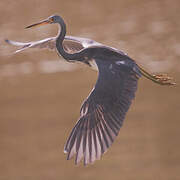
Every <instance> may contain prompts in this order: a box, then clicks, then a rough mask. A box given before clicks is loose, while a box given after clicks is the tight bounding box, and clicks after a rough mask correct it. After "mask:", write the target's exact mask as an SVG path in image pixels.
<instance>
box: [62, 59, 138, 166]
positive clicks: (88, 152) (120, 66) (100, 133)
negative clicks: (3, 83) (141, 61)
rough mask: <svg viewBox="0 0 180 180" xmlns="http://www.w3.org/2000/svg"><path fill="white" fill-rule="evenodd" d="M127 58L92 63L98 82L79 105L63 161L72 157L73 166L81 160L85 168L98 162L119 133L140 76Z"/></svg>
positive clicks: (135, 66) (133, 64) (134, 65)
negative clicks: (78, 114)
mask: <svg viewBox="0 0 180 180" xmlns="http://www.w3.org/2000/svg"><path fill="white" fill-rule="evenodd" d="M127 58H128V57H127V56H124V61H122V60H121V61H115V62H111V61H106V62H104V61H103V60H101V59H96V60H95V61H96V63H97V66H98V69H99V76H98V80H97V82H96V85H95V88H94V89H93V90H92V92H91V93H90V95H89V97H88V98H87V99H86V100H85V102H84V104H83V105H82V107H81V113H80V118H79V120H78V122H77V123H76V125H75V127H74V128H73V130H72V132H71V134H70V136H69V138H68V140H67V142H66V145H65V148H64V152H65V153H68V154H67V159H71V158H72V157H73V156H74V155H76V159H75V163H76V164H77V163H79V162H80V161H81V159H82V158H84V164H85V165H86V164H88V163H93V162H94V161H95V160H97V159H100V157H101V155H102V154H103V153H104V152H106V151H107V149H108V148H109V147H110V146H111V144H112V143H113V141H114V139H115V137H116V136H117V135H118V133H119V130H120V128H121V126H122V124H123V120H124V118H125V115H126V112H127V111H128V109H129V107H130V105H131V102H132V99H133V98H134V97H135V92H136V89H137V82H138V79H139V77H140V74H137V73H136V71H138V69H137V68H138V67H137V65H136V64H135V62H134V61H132V60H131V59H130V58H128V59H127ZM126 59H127V63H126ZM134 69H136V71H134Z"/></svg>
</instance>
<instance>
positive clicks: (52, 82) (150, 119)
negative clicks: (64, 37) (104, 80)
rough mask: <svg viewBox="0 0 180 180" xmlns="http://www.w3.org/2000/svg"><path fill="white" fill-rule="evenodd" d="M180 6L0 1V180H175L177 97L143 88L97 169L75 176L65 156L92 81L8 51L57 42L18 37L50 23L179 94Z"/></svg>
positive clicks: (179, 159) (37, 56)
mask: <svg viewBox="0 0 180 180" xmlns="http://www.w3.org/2000/svg"><path fill="white" fill-rule="evenodd" d="M179 7H180V1H178V0H173V1H172V0H151V1H148V0H134V1H132V0H126V1H125V0H124V1H123V0H111V1H103V0H99V1H95V0H91V1H88V0H76V1H74V0H66V1H64V0H51V1H48V0H44V1H40V0H36V1H35V0H31V1H24V0H18V1H12V0H1V1H0V32H1V33H0V180H42V179H43V180H46V179H47V180H50V179H51V180H56V179H62V180H65V179H67V180H71V179H73V180H75V179H77V180H82V179H83V180H89V179H91V180H92V179H93V180H101V179H102V180H105V179H111V180H117V179H118V180H119V179H125V180H131V179H133V180H136V179H137V180H140V179H143V180H152V179H153V180H156V179H157V180H178V179H180V131H179V129H180V117H179V114H180V111H179V104H180V87H179V85H178V86H176V87H161V86H159V85H156V84H153V83H152V82H150V81H148V80H146V79H144V78H142V79H141V80H140V82H139V88H138V92H137V94H136V95H137V96H136V99H135V101H134V102H133V104H132V106H131V109H130V111H129V112H128V114H127V117H126V121H125V123H124V126H123V128H122V129H121V132H120V134H119V136H118V138H117V139H116V141H115V142H114V144H113V145H112V147H111V148H110V149H109V151H108V152H107V153H106V154H105V155H104V156H103V157H102V159H101V160H100V161H96V162H95V164H94V165H90V166H88V167H83V165H82V164H81V165H79V166H75V165H74V162H73V161H66V156H65V154H64V153H63V146H64V144H65V142H66V139H67V137H68V135H69V133H70V131H71V129H72V127H73V126H74V124H75V122H76V120H77V119H78V116H79V109H80V106H81V103H82V101H83V99H84V98H85V97H86V96H87V95H88V93H89V92H90V91H91V89H92V87H93V85H94V83H95V81H96V79H97V73H96V72H94V71H93V70H91V69H89V68H88V67H84V66H77V65H74V64H73V65H70V64H66V63H63V62H60V61H59V57H58V56H57V54H56V53H55V52H49V51H46V50H41V51H38V50H27V51H26V52H23V53H21V54H15V55H13V54H12V53H13V51H14V50H15V48H13V47H11V46H8V45H7V44H5V43H4V39H5V38H9V39H12V40H19V41H32V40H40V39H43V38H45V37H50V36H54V35H55V34H56V33H57V26H56V25H49V26H46V27H41V28H37V29H29V30H25V29H24V27H25V26H27V25H29V24H32V23H34V22H38V21H39V20H42V19H44V18H46V17H48V16H49V15H52V14H55V13H56V14H60V15H61V16H63V17H64V19H65V21H66V23H67V27H68V30H67V31H68V34H69V35H75V36H82V37H88V38H92V39H94V40H96V41H99V42H102V43H105V44H107V45H111V46H114V47H116V48H119V49H122V50H124V51H126V52H128V54H129V55H130V56H131V57H132V58H134V59H136V60H137V63H138V64H141V65H143V66H144V67H145V68H146V69H147V70H149V71H150V72H167V73H169V74H170V75H171V76H173V77H174V78H175V79H176V82H177V83H178V84H180V62H179V59H180V21H179V19H180V14H179Z"/></svg>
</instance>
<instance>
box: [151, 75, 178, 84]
mask: <svg viewBox="0 0 180 180" xmlns="http://www.w3.org/2000/svg"><path fill="white" fill-rule="evenodd" d="M152 76H153V79H154V80H155V81H156V82H157V83H158V84H161V85H169V86H171V85H176V83H175V82H173V78H172V77H170V76H168V75H167V74H153V75H152Z"/></svg>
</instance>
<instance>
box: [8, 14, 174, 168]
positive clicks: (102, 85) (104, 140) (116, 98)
mask: <svg viewBox="0 0 180 180" xmlns="http://www.w3.org/2000/svg"><path fill="white" fill-rule="evenodd" d="M54 23H57V24H59V26H60V28H59V29H60V30H59V33H58V35H57V36H56V37H52V38H47V39H44V40H41V41H37V42H29V43H21V42H15V41H10V40H6V42H8V43H10V44H12V45H15V46H20V49H19V50H17V51H16V52H20V51H22V50H24V49H27V48H30V47H31V48H49V49H52V50H54V49H56V50H57V52H58V54H59V55H61V56H62V57H63V58H64V59H65V60H67V61H70V62H74V61H80V62H82V63H85V64H87V65H89V66H93V67H94V65H96V66H97V68H98V71H99V75H98V80H97V82H96V84H95V87H94V88H93V90H92V91H91V93H90V95H89V96H88V98H87V99H86V100H85V101H84V103H83V105H82V107H81V110H80V118H79V120H78V121H77V123H76V125H75V127H74V128H73V129H72V132H71V134H70V136H69V138H68V140H67V142H66V144H65V147H64V152H65V153H67V159H68V160H69V159H71V158H72V157H73V156H75V163H76V164H77V163H79V162H80V161H81V160H82V159H84V164H85V165H87V164H89V163H93V162H94V161H95V160H97V159H100V157H101V155H102V154H103V153H105V152H106V151H107V149H108V148H109V147H110V146H111V144H112V143H113V141H114V139H115V138H116V136H117V135H118V133H119V130H120V128H121V126H122V125H123V121H124V119H125V116H126V113H127V111H128V109H129V107H130V105H131V103H132V100H133V99H134V97H135V92H136V90H137V84H138V80H139V78H140V77H141V76H145V77H146V78H148V79H150V80H152V81H153V82H155V83H158V84H160V85H174V84H175V83H173V82H172V81H171V78H170V77H168V76H167V75H161V74H159V75H152V74H150V73H148V72H147V71H145V70H144V69H143V68H141V67H140V66H138V65H137V64H136V62H135V61H134V60H133V59H131V58H130V57H129V56H128V55H127V54H125V53H124V52H122V51H120V50H118V49H115V48H112V47H109V46H105V45H103V44H100V43H98V42H96V41H93V40H90V39H86V38H78V37H73V36H65V35H66V24H65V22H64V20H63V19H62V17H60V16H58V15H53V16H50V17H49V18H47V19H45V20H43V21H41V22H39V23H36V24H32V25H30V26H27V27H26V28H31V27H35V26H40V25H45V24H54Z"/></svg>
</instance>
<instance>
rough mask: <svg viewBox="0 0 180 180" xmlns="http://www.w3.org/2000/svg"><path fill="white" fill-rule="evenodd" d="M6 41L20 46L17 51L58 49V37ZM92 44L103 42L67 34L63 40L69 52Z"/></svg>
mask: <svg viewBox="0 0 180 180" xmlns="http://www.w3.org/2000/svg"><path fill="white" fill-rule="evenodd" d="M5 42H7V43H8V44H11V45H13V46H18V47H19V49H18V50H17V51H16V53H18V52H21V51H23V50H25V49H28V48H37V49H49V50H56V37H51V38H46V39H43V40H40V41H32V42H25V43H24V42H17V41H12V40H8V39H6V40H5ZM92 45H101V44H100V43H98V42H96V41H93V40H91V39H87V38H80V37H74V36H66V37H65V39H64V41H63V46H64V49H65V50H66V51H67V52H69V53H75V52H77V51H80V50H81V49H83V48H86V47H89V46H92Z"/></svg>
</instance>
